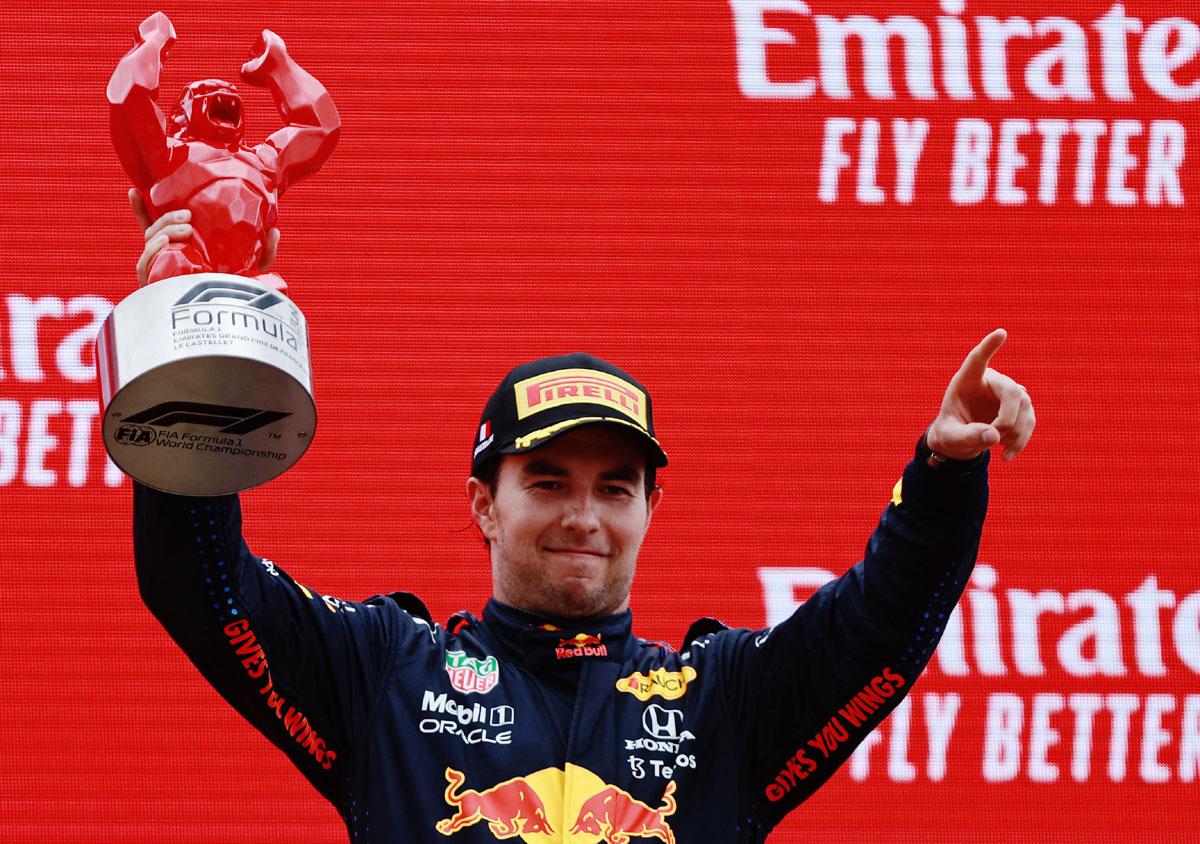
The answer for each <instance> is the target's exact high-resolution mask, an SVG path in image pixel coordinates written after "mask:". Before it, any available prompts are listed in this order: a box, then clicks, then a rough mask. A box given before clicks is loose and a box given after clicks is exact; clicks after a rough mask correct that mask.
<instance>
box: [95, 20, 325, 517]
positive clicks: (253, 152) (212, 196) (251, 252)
mask: <svg viewBox="0 0 1200 844" xmlns="http://www.w3.org/2000/svg"><path fill="white" fill-rule="evenodd" d="M174 43H175V29H174V27H172V25H171V21H170V20H168V19H167V16H166V15H164V14H163V13H161V12H157V13H155V14H153V15H151V16H150V17H148V18H146V20H144V21H142V24H141V26H140V27H139V28H138V34H137V37H136V39H135V41H134V46H133V48H132V49H131V50H130V51H129V52H128V53H126V54H125V56H124V58H122V59H121V61H120V62H119V63H118V64H117V68H116V70H115V71H113V75H112V79H110V80H109V83H108V101H109V104H110V106H111V116H112V123H111V131H112V139H113V145H114V146H115V147H116V149H117V155H118V156H119V157H120V160H121V164H122V166H123V167H124V168H125V172H126V173H128V174H129V178H130V179H131V180H132V181H133V185H134V187H135V188H136V189H137V191H138V193H139V194H140V195H141V198H142V202H143V203H144V205H145V207H146V209H147V210H148V211H149V213H150V216H151V218H157V217H159V216H161V215H162V214H164V213H167V212H169V211H174V210H179V209H184V208H187V209H189V210H190V211H191V215H192V220H191V222H192V227H193V234H192V236H191V237H190V238H189V239H188V240H186V241H184V242H181V243H169V244H168V245H167V246H166V247H165V248H164V249H163V250H162V251H161V252H159V253H158V254H157V255H155V256H154V260H153V262H152V263H151V265H150V267H149V272H148V279H149V283H148V284H147V285H146V286H145V287H143V288H141V289H140V290H138V291H136V292H135V293H133V294H131V295H130V296H129V297H127V298H126V299H125V300H124V301H122V302H121V303H120V304H119V305H117V306H116V308H114V309H113V312H112V314H111V315H110V316H109V318H108V319H107V320H106V321H105V323H104V326H103V327H102V328H101V330H100V335H99V337H98V338H97V341H96V367H97V370H98V372H99V379H100V392H101V397H102V404H103V407H104V414H103V420H104V421H103V426H102V431H103V437H104V445H105V448H107V449H108V453H109V455H110V456H111V457H112V459H113V462H115V463H116V464H117V465H118V466H119V467H120V468H121V469H122V470H124V471H125V472H126V473H128V474H129V475H131V476H133V477H134V478H136V479H137V480H139V481H141V482H142V483H144V484H147V485H148V486H152V487H155V488H157V489H161V490H165V491H167V492H176V493H182V494H188V495H222V494H225V493H230V492H237V491H240V490H243V489H248V488H250V487H252V486H256V485H258V484H261V483H265V482H266V481H269V480H270V479H271V478H274V477H276V476H277V475H279V474H280V473H282V472H283V471H285V470H286V469H287V468H288V467H290V466H291V465H292V464H293V463H295V462H296V461H297V460H298V459H300V456H301V455H302V454H303V453H304V452H305V450H306V449H307V448H308V445H309V443H310V442H312V437H313V433H314V430H315V427H316V407H315V405H314V404H313V399H312V376H311V370H310V366H309V354H308V331H307V325H306V323H305V320H304V315H303V314H301V313H300V309H299V308H297V307H296V306H295V305H294V304H293V303H292V302H291V300H289V299H288V298H287V297H286V296H284V295H283V293H282V290H283V289H284V288H285V287H286V285H285V284H284V281H283V279H282V278H280V277H279V276H278V275H276V274H274V273H262V272H259V271H258V263H259V259H260V257H261V256H262V252H263V249H264V244H265V242H266V238H267V233H268V231H270V229H271V228H272V227H273V226H274V225H275V220H276V213H277V198H278V196H280V195H281V194H282V193H283V192H284V191H286V190H287V189H288V188H289V187H290V186H291V185H293V184H294V183H296V182H297V181H299V180H300V179H303V178H304V177H305V176H308V175H310V174H312V173H315V172H316V171H317V169H318V168H319V167H320V166H321V165H322V164H323V163H324V162H325V159H327V158H328V157H329V154H330V153H331V152H333V148H334V145H335V144H336V143H337V138H338V129H339V125H340V124H339V119H338V113H337V109H336V108H335V107H334V105H333V100H332V99H331V98H330V96H329V93H328V92H327V91H326V90H325V87H324V86H323V85H322V84H321V83H320V82H318V81H317V80H316V79H314V78H313V77H312V76H311V75H310V74H309V73H308V72H307V71H305V70H304V69H303V68H302V67H300V66H299V65H298V64H296V62H295V61H293V60H292V58H291V57H290V56H288V53H287V49H286V47H285V46H284V43H283V40H282V39H281V38H280V37H279V36H278V35H276V34H275V33H273V32H271V31H270V30H268V29H264V30H263V33H262V36H261V38H260V39H259V40H258V43H257V45H256V53H257V55H256V56H255V57H254V58H252V59H250V60H249V61H247V62H246V63H245V64H243V65H242V70H241V75H242V79H243V80H244V81H245V82H246V83H248V84H250V85H255V86H258V87H264V88H267V89H268V90H269V91H270V92H271V95H272V96H273V97H274V99H275V105H276V107H277V108H278V110H279V114H280V116H281V117H282V119H283V122H284V126H283V128H281V129H279V130H278V131H276V132H275V133H273V134H272V135H271V136H270V137H268V138H267V139H266V140H265V141H263V142H262V143H260V144H257V145H256V146H248V145H246V144H245V143H244V137H245V130H244V125H243V115H242V100H241V97H240V96H239V94H238V92H237V88H235V87H234V86H233V85H231V84H230V83H228V82H223V81H221V80H219V79H206V80H203V81H200V82H193V83H191V84H190V85H188V86H187V88H186V89H185V90H184V92H183V95H182V96H181V97H180V99H179V102H178V104H176V106H175V109H174V110H173V111H172V112H171V115H170V117H169V118H166V117H164V115H163V113H162V111H161V109H160V108H159V106H158V103H157V99H158V85H159V76H160V74H161V72H162V65H163V61H164V59H166V57H167V53H168V52H169V51H170V49H171V45H172V44H174Z"/></svg>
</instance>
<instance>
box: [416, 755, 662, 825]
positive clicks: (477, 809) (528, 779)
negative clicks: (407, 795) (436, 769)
mask: <svg viewBox="0 0 1200 844" xmlns="http://www.w3.org/2000/svg"><path fill="white" fill-rule="evenodd" d="M465 782H466V777H465V776H464V775H463V774H462V773H460V772H459V771H456V770H454V769H453V768H447V769H446V783H447V785H446V791H445V797H446V802H447V803H448V804H449V805H450V806H451V807H453V808H454V809H455V813H454V815H452V816H451V817H449V818H446V819H445V820H441V821H438V822H437V824H436V829H437V831H438V832H440V833H441V834H442V835H446V836H449V835H454V834H455V833H456V832H458V831H459V830H462V829H465V828H467V827H469V826H472V825H474V824H479V823H486V824H487V827H488V830H489V831H490V832H491V833H492V835H494V836H495V837H496V838H497V839H501V840H503V839H509V838H520V839H521V840H522V841H525V842H526V843H527V844H600V842H604V844H629V842H630V841H631V840H632V839H635V838H642V839H651V838H655V839H658V840H659V841H662V842H665V844H675V833H674V832H672V830H671V825H670V823H669V822H668V818H669V817H670V816H671V815H673V814H674V813H675V809H676V803H675V781H674V780H672V781H670V782H668V783H667V785H666V789H665V791H664V792H663V796H662V800H661V803H660V805H659V806H658V807H657V808H655V807H653V806H651V805H650V804H648V803H644V802H642V801H641V800H638V799H637V798H636V797H634V796H633V795H631V794H629V793H628V792H627V791H625V790H623V789H621V788H618V787H617V786H615V785H609V784H608V783H606V782H605V781H604V780H602V779H600V777H598V776H596V775H595V774H593V773H592V772H591V771H589V770H588V769H587V768H581V767H579V766H577V765H572V764H568V765H567V766H566V769H565V770H563V769H560V768H543V769H542V770H540V771H535V772H533V773H532V774H527V775H526V776H522V777H513V778H512V779H508V780H505V781H504V782H502V783H499V784H497V785H494V786H492V787H491V788H488V789H486V790H484V791H474V790H472V789H469V788H466V789H464V788H463V785H464V784H465Z"/></svg>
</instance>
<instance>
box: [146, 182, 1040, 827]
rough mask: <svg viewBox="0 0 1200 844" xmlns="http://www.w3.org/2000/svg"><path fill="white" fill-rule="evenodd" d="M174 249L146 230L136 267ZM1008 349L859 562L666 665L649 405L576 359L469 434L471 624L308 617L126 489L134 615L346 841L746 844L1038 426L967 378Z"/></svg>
mask: <svg viewBox="0 0 1200 844" xmlns="http://www.w3.org/2000/svg"><path fill="white" fill-rule="evenodd" d="M136 207H137V206H136V204H135V208H136ZM186 236H187V224H186V220H179V219H166V218H164V219H163V220H160V221H158V222H157V223H155V224H154V225H153V226H150V227H149V228H148V229H147V233H146V239H147V244H148V245H147V251H148V252H149V251H152V250H153V249H154V248H156V244H157V248H161V245H162V244H163V243H165V242H166V240H167V239H174V238H181V237H186ZM144 263H145V261H143V265H144ZM1004 339H1005V334H1004V332H1003V331H1000V330H998V331H995V332H993V333H992V334H990V335H988V337H987V338H985V339H984V340H983V342H982V343H980V344H979V346H977V347H976V348H975V349H974V350H973V351H972V352H971V353H970V354H969V355H968V356H967V358H966V360H965V361H964V363H963V365H962V367H961V369H960V370H959V371H958V373H957V374H955V376H954V377H953V379H952V380H951V382H950V385H949V387H948V388H947V390H946V394H945V398H944V400H943V403H942V407H941V409H940V411H939V412H938V414H937V416H936V418H935V419H934V421H933V423H932V424H931V425H930V427H929V428H928V430H927V432H926V434H925V435H924V436H923V437H922V438H921V440H920V442H919V443H918V445H917V449H916V457H915V459H914V460H913V461H912V462H911V463H910V464H909V465H908V467H907V468H906V469H905V471H904V475H903V477H902V479H901V481H900V483H898V484H897V485H896V487H895V490H894V491H893V497H892V502H891V504H890V505H889V506H888V507H887V509H886V510H885V512H884V514H883V517H882V518H881V520H880V524H879V526H878V528H877V529H876V530H875V532H874V533H873V535H872V536H871V539H870V542H869V543H868V546H867V551H866V555H865V559H864V560H863V561H862V562H860V563H859V564H858V565H856V566H855V567H854V568H852V569H851V570H850V571H849V572H847V573H846V574H845V575H843V576H842V577H841V578H839V579H838V580H836V581H834V582H833V583H830V584H829V585H827V586H826V587H824V588H823V589H821V590H819V591H818V592H817V593H816V595H814V596H813V597H812V598H811V599H810V600H809V601H808V602H807V603H805V604H804V605H803V606H802V607H801V608H799V609H798V610H797V611H796V612H795V613H794V614H793V616H792V617H791V618H789V619H788V620H787V621H785V622H783V623H782V624H780V625H778V626H776V627H775V628H773V629H770V630H759V631H749V630H729V629H725V628H724V627H723V626H721V625H719V624H718V623H716V622H711V621H702V622H698V623H697V624H695V625H693V627H692V629H691V630H690V631H689V634H688V637H687V641H686V642H685V644H684V646H683V649H682V650H681V651H679V652H676V651H674V650H672V649H669V648H667V647H665V646H663V645H661V644H658V643H651V642H646V641H643V640H641V639H638V638H636V637H634V636H633V635H632V633H631V629H630V628H631V616H630V613H629V611H628V606H629V593H630V587H631V583H632V579H633V573H634V567H635V563H636V559H637V554H638V550H639V548H640V546H641V542H642V540H643V538H644V537H645V535H646V532H647V529H648V528H649V525H650V520H651V516H652V514H653V512H654V510H655V508H656V507H657V506H658V505H659V503H660V501H661V499H662V492H661V490H659V488H658V487H657V485H656V483H655V475H656V472H657V470H658V469H659V468H661V467H662V466H664V465H666V462H667V458H666V455H665V453H664V452H663V449H662V448H661V447H660V445H659V443H658V440H657V439H656V436H655V431H654V425H653V416H652V408H651V402H650V396H649V394H648V393H647V391H646V389H645V387H644V386H643V385H642V384H640V383H639V382H638V381H636V380H635V379H633V378H632V377H631V376H629V375H628V374H626V373H625V372H623V371H622V370H620V369H618V368H617V367H615V366H613V365H612V364H610V363H608V362H605V361H602V360H599V359H597V358H594V357H591V356H588V355H570V356H562V357H555V358H546V359H542V360H539V361H533V362H531V363H527V364H523V365H522V366H518V367H517V368H516V369H514V370H513V371H512V372H510V373H509V375H508V376H507V377H506V378H505V379H504V380H503V381H502V382H501V384H500V386H499V387H498V388H497V389H496V391H495V392H494V393H493V395H492V397H491V398H490V400H489V401H488V403H487V405H486V407H485V409H484V412H483V414H482V416H481V419H480V427H479V430H478V433H477V435H476V437H475V441H474V448H473V455H472V476H471V478H470V479H469V480H468V481H467V493H468V498H469V501H470V506H471V512H472V514H473V516H474V518H475V521H476V524H477V525H478V526H479V529H480V531H481V533H482V535H483V537H484V540H485V542H486V543H487V546H488V552H489V555H490V558H491V566H492V579H493V589H494V597H493V599H492V600H491V601H489V602H488V604H487V606H486V607H485V609H484V611H483V617H482V619H477V618H475V617H474V616H471V615H466V614H463V615H457V616H454V617H453V618H451V619H450V621H449V622H448V624H447V625H446V626H445V627H441V626H438V625H436V624H435V623H434V622H433V621H432V620H431V619H430V618H429V615H428V612H427V611H426V610H425V608H424V606H423V605H422V604H421V602H420V601H419V600H417V599H416V598H415V597H413V596H411V595H408V594H405V593H395V594H392V595H389V596H377V597H374V598H371V599H368V600H367V601H365V602H362V603H351V602H344V601H340V600H338V599H335V598H329V597H322V596H320V595H319V594H316V593H314V592H313V591H311V590H310V589H308V588H306V587H304V586H302V585H300V584H298V583H296V582H295V581H293V580H292V579H291V578H290V577H288V575H287V574H286V573H284V571H283V570H282V569H281V568H280V567H279V566H277V565H275V564H274V563H272V562H270V561H267V560H263V559H261V558H259V557H256V556H254V555H252V554H251V552H250V551H249V549H248V548H247V546H246V544H245V543H244V541H243V540H242V537H241V517H240V509H239V504H238V500H237V498H236V496H227V497H220V498H211V499H197V498H183V497H179V496H172V495H167V494H164V493H160V492H156V491H154V490H150V489H147V488H145V487H142V486H140V485H135V490H134V502H135V505H134V541H135V553H136V557H137V571H138V579H139V584H140V588H141V591H142V595H143V597H144V599H145V601H146V604H147V605H148V606H149V607H150V609H151V611H152V612H153V613H154V614H155V616H156V617H157V618H158V619H159V620H160V621H161V622H162V624H163V626H164V627H165V628H166V629H167V631H168V633H170V635H171V636H172V638H174V639H175V641H176V642H178V643H179V644H180V646H181V647H182V648H183V649H184V651H185V652H186V653H187V654H188V656H189V657H190V658H191V660H192V661H193V662H194V663H195V664H196V666H197V667H198V668H199V669H200V671H201V673H202V674H203V675H204V676H205V677H206V678H207V679H208V680H209V682H211V683H212V684H213V685H214V686H215V687H216V688H217V690H218V691H219V692H220V693H221V694H222V695H223V696H224V697H225V698H226V699H227V700H228V701H229V702H230V703H231V704H232V705H233V706H235V707H236V708H237V709H238V710H239V712H241V713H242V715H243V716H245V717H246V718H247V719H248V720H250V721H251V722H252V723H253V724H254V725H255V726H256V727H257V728H258V729H259V730H260V731H262V732H263V733H264V735H266V736H267V738H269V739H270V740H271V741H272V742H273V743H275V744H276V745H277V746H278V747H279V748H280V749H281V750H283V751H284V752H285V753H286V754H287V755H288V756H289V757H290V758H291V759H292V761H293V762H294V763H295V764H296V765H297V766H298V767H299V768H300V770H301V771H302V772H303V773H304V774H305V776H306V777H307V778H308V779H309V780H310V781H311V782H312V783H313V784H314V785H315V786H316V787H317V789H318V790H319V791H320V792H321V793H322V794H323V795H325V797H327V798H328V799H329V800H330V801H332V802H333V803H334V805H335V806H336V807H337V808H338V811H339V812H340V813H341V815H342V817H343V818H344V819H345V821H346V825H347V828H348V830H349V833H350V837H351V839H352V840H354V841H364V842H365V841H380V842H387V841H440V840H444V838H443V837H452V838H454V839H456V840H460V841H463V842H473V841H493V840H497V839H520V840H523V841H526V842H589V844H592V842H600V841H604V842H607V843H608V844H627V842H629V841H630V840H631V839H638V838H640V839H657V840H660V841H664V842H682V844H707V842H757V841H762V840H764V839H765V837H766V835H767V833H768V832H769V831H770V830H771V828H773V827H774V826H775V825H776V824H777V823H778V822H779V821H780V820H781V819H782V818H783V816H784V815H785V814H786V813H787V812H788V811H789V810H791V809H792V808H794V807H796V806H797V805H799V803H800V802H801V801H803V800H804V799H805V798H806V797H807V796H808V795H810V794H811V793H812V792H813V791H815V789H816V788H818V787H819V786H820V785H821V784H822V783H823V782H825V780H826V779H827V778H828V777H829V776H830V774H832V772H833V771H834V770H835V769H836V768H837V766H838V765H840V764H841V763H842V762H843V761H844V760H845V759H846V758H847V757H848V755H849V753H850V752H851V751H852V750H853V748H854V747H855V746H856V745H857V744H858V742H860V741H861V740H862V739H863V737H864V736H865V735H866V734H867V733H868V732H869V731H870V730H871V729H873V728H874V726H875V725H877V724H878V723H879V721H880V720H882V718H883V717H884V716H885V715H886V714H887V713H888V712H889V711H891V709H892V708H894V707H895V705H896V704H897V703H898V702H899V701H900V700H901V698H902V697H903V696H904V695H905V694H906V693H907V692H908V690H909V689H910V688H911V686H912V683H913V682H914V680H915V679H916V678H917V676H918V675H919V674H920V672H921V670H922V669H923V667H924V666H925V664H926V663H927V661H928V660H929V657H930V655H931V654H932V652H933V648H934V646H935V644H936V643H937V640H938V638H939V637H940V635H941V632H942V629H943V627H944V624H945V620H946V618H947V617H948V615H949V613H950V611H951V609H952V608H953V606H954V603H955V601H956V600H957V599H958V596H959V595H960V593H961V592H962V589H963V587H964V585H965V583H966V580H967V577H968V575H969V573H970V570H971V567H972V565H973V563H974V559H975V554H976V550H977V548H978V543H979V537H980V532H981V529H982V524H983V518H984V511H985V509H986V503H987V482H986V466H987V462H988V450H989V449H990V448H991V447H992V446H994V445H1000V446H1002V447H1003V449H1004V455H1005V457H1006V458H1009V459H1011V458H1012V457H1015V456H1016V455H1017V454H1019V453H1020V452H1021V451H1022V450H1023V449H1024V447H1025V445H1026V444H1027V443H1028V441H1029V437H1030V435H1031V434H1032V431H1033V426H1034V414H1033V409H1032V405H1031V403H1030V401H1029V396H1028V394H1027V393H1026V392H1025V390H1024V389H1023V388H1022V387H1021V386H1020V385H1018V384H1016V383H1015V382H1014V381H1012V379H1010V378H1007V377H1006V376H1003V375H1001V374H999V373H997V372H995V371H993V370H991V369H989V368H988V362H989V360H990V359H991V357H992V355H993V354H994V353H995V352H996V351H997V350H998V349H999V347H1000V345H1001V344H1002V343H1003V342H1004Z"/></svg>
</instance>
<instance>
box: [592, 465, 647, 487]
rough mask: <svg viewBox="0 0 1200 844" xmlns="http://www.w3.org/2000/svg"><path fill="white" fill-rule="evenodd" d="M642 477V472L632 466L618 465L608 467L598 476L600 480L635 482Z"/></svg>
mask: <svg viewBox="0 0 1200 844" xmlns="http://www.w3.org/2000/svg"><path fill="white" fill-rule="evenodd" d="M641 479H642V473H641V472H639V471H638V470H637V469H635V468H634V467H633V466H619V467H617V468H616V469H609V470H608V471H607V472H605V473H604V474H602V475H601V476H600V480H602V481H626V482H627V483H631V484H636V483H637V482H638V481H640V480H641Z"/></svg>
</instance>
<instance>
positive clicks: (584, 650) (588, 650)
mask: <svg viewBox="0 0 1200 844" xmlns="http://www.w3.org/2000/svg"><path fill="white" fill-rule="evenodd" d="M601 638H602V634H601V635H597V636H593V635H591V634H590V633H576V634H575V635H574V636H572V637H571V638H570V639H559V640H558V647H557V648H555V649H554V655H555V656H556V657H558V658H559V659H573V658H575V657H580V656H608V645H605V644H602V643H601V641H600V639H601Z"/></svg>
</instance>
